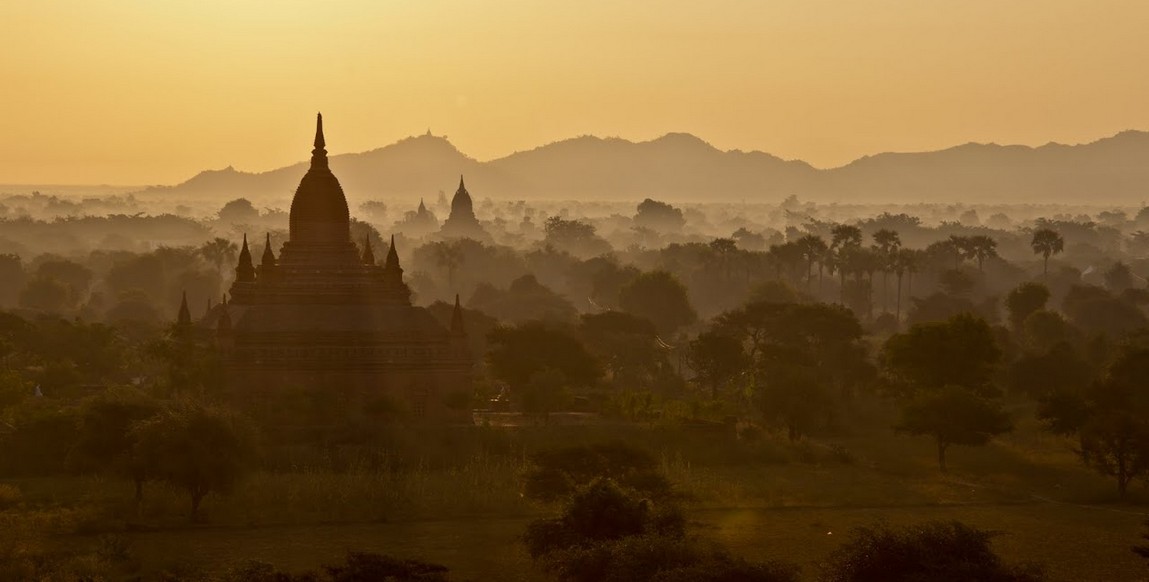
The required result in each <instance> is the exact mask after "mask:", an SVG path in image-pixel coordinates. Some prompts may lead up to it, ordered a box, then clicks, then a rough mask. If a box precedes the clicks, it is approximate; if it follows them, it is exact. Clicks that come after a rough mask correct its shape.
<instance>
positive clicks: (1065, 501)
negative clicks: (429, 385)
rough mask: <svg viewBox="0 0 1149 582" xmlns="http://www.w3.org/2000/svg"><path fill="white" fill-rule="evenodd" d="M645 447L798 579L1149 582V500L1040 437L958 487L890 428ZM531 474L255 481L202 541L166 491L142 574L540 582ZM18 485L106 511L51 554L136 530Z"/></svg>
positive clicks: (752, 545) (1011, 446)
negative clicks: (943, 533) (333, 574)
mask: <svg viewBox="0 0 1149 582" xmlns="http://www.w3.org/2000/svg"><path fill="white" fill-rule="evenodd" d="M1019 417H1020V418H1024V415H1022V416H1019ZM874 426H882V425H881V424H877V423H876V424H874ZM584 436H585V435H584ZM647 442H653V443H657V442H661V441H659V440H657V439H652V440H650V441H647ZM648 448H652V450H655V452H656V454H657V455H658V456H659V458H660V459H661V462H662V465H663V468H664V470H665V471H666V473H667V474H668V475H669V476H670V477H671V478H672V480H673V481H674V482H675V483H676V485H677V487H678V488H679V489H680V490H681V491H683V492H685V493H687V494H688V495H689V496H690V498H691V501H690V508H689V513H690V515H691V519H692V520H694V521H695V526H696V527H695V531H696V532H697V533H698V535H702V536H706V537H710V538H714V539H716V540H718V541H720V542H722V543H724V544H726V545H728V546H729V547H730V548H731V549H732V550H733V551H734V552H735V553H737V554H740V555H743V556H746V557H748V558H752V559H754V558H758V559H784V560H788V561H792V562H795V563H798V564H801V565H802V567H803V571H804V573H805V575H806V576H807V578H810V579H812V578H813V576H815V575H816V573H817V564H818V562H820V561H821V560H823V559H824V558H825V557H826V556H827V555H828V554H829V553H830V552H831V551H832V550H833V549H834V548H835V547H837V545H838V544H840V543H841V542H842V540H843V539H845V536H846V534H848V533H849V530H850V529H851V528H854V527H857V526H862V525H868V524H872V523H874V522H876V521H886V522H888V523H890V524H892V525H908V524H912V523H918V522H922V521H926V520H935V519H941V520H952V519H956V520H960V521H963V522H966V523H968V524H970V525H973V526H976V527H980V528H984V529H989V530H994V531H999V532H1001V535H999V536H998V537H997V538H996V539H995V542H994V544H995V547H997V548H998V549H999V550H1000V552H1001V553H1002V554H1003V555H1004V556H1005V557H1006V558H1007V559H1009V560H1014V561H1034V562H1039V563H1042V564H1045V565H1046V568H1047V570H1048V572H1049V573H1050V574H1051V575H1052V578H1053V579H1054V580H1066V581H1069V580H1149V576H1146V575H1145V573H1149V565H1147V564H1145V563H1144V562H1142V561H1141V560H1139V559H1138V558H1137V557H1136V556H1134V555H1133V554H1132V553H1131V552H1130V551H1129V546H1130V545H1132V544H1134V543H1136V542H1137V541H1138V534H1139V533H1140V532H1141V523H1142V521H1143V520H1144V519H1145V518H1146V515H1145V513H1146V510H1149V505H1146V495H1145V493H1146V492H1145V490H1144V489H1143V488H1140V487H1139V488H1137V490H1136V491H1134V496H1133V498H1132V499H1131V500H1128V501H1126V502H1122V503H1118V502H1117V501H1116V500H1115V494H1114V487H1113V484H1112V483H1111V481H1110V480H1108V479H1105V478H1102V477H1100V476H1097V475H1095V474H1093V473H1091V472H1090V471H1088V470H1086V469H1084V468H1082V467H1081V466H1080V465H1079V463H1078V462H1077V460H1076V458H1075V457H1074V455H1073V452H1072V443H1070V442H1068V441H1065V440H1063V439H1059V438H1055V437H1050V436H1048V435H1046V434H1044V433H1041V432H1040V431H1038V430H1036V426H1034V425H1033V424H1032V423H1029V422H1028V421H1024V420H1022V421H1020V422H1019V427H1018V430H1017V431H1016V432H1015V433H1014V434H1013V435H1010V436H1007V437H1005V438H1003V439H1000V440H998V441H996V442H995V443H993V444H992V445H990V446H987V447H979V448H966V449H963V448H955V449H952V450H951V454H950V459H949V465H950V472H949V473H948V474H941V473H939V472H938V470H937V467H936V459H935V456H934V448H933V445H932V443H930V442H929V441H928V439H917V438H909V437H902V436H897V435H894V434H892V433H891V432H890V431H888V430H885V429H873V430H870V431H865V432H855V433H852V434H850V435H848V436H838V437H834V438H828V437H827V438H822V439H818V440H816V441H813V442H811V443H806V444H802V445H800V446H797V447H790V446H789V445H787V444H785V443H783V442H780V441H774V442H772V443H764V444H763V445H762V446H760V447H757V448H754V449H753V450H751V451H749V452H745V451H743V452H738V451H721V452H720V453H718V454H716V455H714V458H713V459H707V458H706V456H705V455H700V454H698V452H697V451H694V452H690V451H687V452H685V453H684V452H683V451H681V450H675V449H673V448H654V447H648ZM829 451H833V453H832V454H831V453H830V452H829ZM522 468H523V458H522V456H521V455H520V456H516V455H513V454H512V455H506V454H502V455H492V456H490V457H482V456H479V457H476V458H473V459H470V460H468V461H467V462H464V463H461V464H450V463H448V464H445V465H441V466H436V467H420V466H415V467H406V468H404V469H403V470H400V471H377V470H354V469H352V470H347V471H343V472H332V471H298V470H296V471H288V472H282V473H275V474H272V473H258V474H256V475H254V476H252V477H251V478H250V479H248V480H247V481H246V482H245V484H244V485H243V486H241V487H240V489H239V490H237V491H236V492H235V493H234V494H233V495H231V496H228V497H214V496H213V497H210V498H209V500H208V503H207V505H206V506H205V510H206V513H207V515H208V517H209V524H207V525H200V526H188V525H187V523H186V520H185V518H184V517H183V516H182V515H183V512H184V507H185V503H186V501H185V500H184V499H183V498H182V497H181V496H180V495H179V494H178V493H177V492H174V491H170V490H165V489H163V488H159V487H153V488H151V489H150V490H149V491H148V502H147V504H146V505H145V507H144V511H143V513H142V514H141V515H140V516H139V517H136V518H133V519H131V521H135V522H139V523H141V524H143V525H144V526H145V527H143V528H142V529H141V528H133V529H132V530H131V531H128V533H125V534H122V535H124V536H125V537H126V539H127V541H128V542H129V544H130V547H131V552H132V554H133V555H134V556H135V557H136V560H138V565H139V567H140V569H141V571H142V572H143V573H144V574H145V575H148V574H154V573H157V572H159V571H161V570H163V569H170V568H173V567H177V566H179V565H180V564H188V565H190V567H191V569H193V570H195V569H207V570H209V571H210V570H220V569H224V568H226V567H227V566H228V565H229V564H232V563H236V562H240V561H243V560H246V559H257V560H261V561H266V562H270V563H273V564H276V565H279V566H281V567H286V568H290V569H295V570H303V569H311V568H317V567H318V566H319V565H320V564H323V563H325V562H335V561H338V560H340V559H341V558H342V556H343V554H344V553H345V552H346V551H348V550H363V551H374V552H382V553H387V554H392V555H397V556H404V557H413V558H420V559H424V560H429V561H433V562H439V563H443V564H445V565H447V566H449V567H450V568H451V569H452V570H453V571H454V572H455V573H456V574H457V575H458V577H459V578H461V579H471V580H537V579H539V578H538V575H537V573H535V572H534V571H533V570H532V569H531V566H530V563H529V560H528V559H527V558H526V556H525V555H524V554H523V552H522V549H521V547H520V545H519V544H518V541H517V538H518V536H519V535H520V534H521V533H522V532H523V530H524V528H525V526H526V523H527V522H528V521H529V520H530V519H532V518H534V517H537V516H539V515H542V514H544V513H545V509H543V508H540V507H537V506H534V505H532V504H530V503H528V502H526V501H525V500H523V499H522V498H521V497H520V496H519V495H518V486H517V478H518V475H519V472H520V471H521V470H522ZM18 485H19V486H20V489H21V491H22V495H23V503H24V507H34V508H37V509H38V510H42V511H46V512H48V511H51V510H52V508H55V507H59V508H66V507H77V506H78V507H94V508H98V511H94V512H92V511H87V510H75V511H74V512H73V513H74V515H72V517H71V518H70V519H71V520H72V522H73V525H74V527H71V528H70V529H69V528H68V527H62V528H60V530H59V531H62V532H68V531H71V532H80V533H70V534H67V535H62V536H59V537H57V538H55V541H54V542H53V543H54V544H56V545H58V546H61V547H70V548H73V549H79V550H81V551H84V550H85V549H87V550H91V548H93V547H94V546H96V545H97V544H99V543H100V540H99V537H98V533H99V532H101V531H107V530H118V531H123V530H124V529H125V528H127V521H128V519H126V518H124V517H123V516H125V515H129V514H130V511H129V505H128V500H129V499H130V497H131V488H130V486H128V485H126V484H124V483H121V482H119V481H116V480H109V479H55V480H37V481H25V482H20V483H18ZM9 511H11V510H9ZM3 515H4V512H3V511H0V517H3Z"/></svg>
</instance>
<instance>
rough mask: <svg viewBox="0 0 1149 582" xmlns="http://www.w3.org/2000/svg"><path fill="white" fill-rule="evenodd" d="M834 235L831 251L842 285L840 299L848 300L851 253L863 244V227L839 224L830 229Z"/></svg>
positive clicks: (841, 300)
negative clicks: (847, 276) (847, 285)
mask: <svg viewBox="0 0 1149 582" xmlns="http://www.w3.org/2000/svg"><path fill="white" fill-rule="evenodd" d="M830 234H831V236H832V237H833V238H832V239H831V240H830V252H831V253H832V254H833V260H834V268H836V269H837V270H838V278H839V279H840V284H841V287H840V289H839V290H838V295H839V297H838V301H839V302H840V303H843V304H844V303H845V301H846V274H847V273H848V272H850V270H851V269H850V266H851V264H852V258H851V255H852V254H853V253H854V252H855V251H857V249H858V248H860V247H861V246H862V229H860V228H858V227H856V226H853V225H849V224H837V225H834V227H833V228H831V229H830Z"/></svg>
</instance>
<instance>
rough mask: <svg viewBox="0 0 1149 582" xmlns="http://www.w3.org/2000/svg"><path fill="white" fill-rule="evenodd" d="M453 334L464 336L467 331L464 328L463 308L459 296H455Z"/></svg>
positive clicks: (452, 318) (452, 321)
mask: <svg viewBox="0 0 1149 582" xmlns="http://www.w3.org/2000/svg"><path fill="white" fill-rule="evenodd" d="M451 333H453V334H456V335H463V334H465V333H467V330H466V329H464V328H463V306H462V305H460V304H459V294H458V293H456V294H455V311H453V312H452V313H451Z"/></svg>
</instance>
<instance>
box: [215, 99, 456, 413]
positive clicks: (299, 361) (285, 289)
mask: <svg viewBox="0 0 1149 582" xmlns="http://www.w3.org/2000/svg"><path fill="white" fill-rule="evenodd" d="M325 147H326V143H325V141H324V136H323V116H322V115H320V116H319V117H318V119H317V124H316V130H315V149H313V150H312V152H311V167H310V168H309V169H308V170H307V174H306V175H304V176H303V179H302V180H301V181H300V183H299V187H298V189H296V191H295V197H294V199H293V200H292V202H291V216H290V238H289V240H288V241H287V242H285V243H284V244H283V246H282V248H281V249H280V252H279V256H278V257H277V256H275V253H274V252H273V250H272V247H271V239H270V237H268V239H267V244H266V246H265V247H264V252H263V256H262V258H261V259H260V263H259V266H258V267H257V266H256V265H255V264H254V262H253V261H252V257H251V252H250V250H249V249H248V244H247V237H246V236H244V240H243V247H242V249H241V251H240V254H239V260H238V264H237V266H236V268H235V274H236V277H235V282H234V284H232V286H231V293H230V295H231V297H230V300H229V301H227V302H226V303H225V304H224V305H223V306H217V312H216V314H215V317H213V318H211V319H212V320H213V322H212V323H214V324H215V326H216V328H217V333H218V338H219V343H220V346H221V348H222V350H223V353H224V357H225V361H226V371H227V378H228V384H229V387H230V391H231V393H232V394H234V395H235V396H236V397H238V398H240V399H246V400H248V401H250V402H253V403H258V406H259V407H260V408H262V409H271V408H275V406H276V401H277V396H280V395H288V394H299V393H303V394H305V395H306V396H305V397H304V399H308V398H309V399H312V400H314V401H315V402H316V403H317V406H320V407H326V408H328V409H331V408H335V409H337V410H338V411H339V412H340V413H341V414H345V415H349V416H352V417H354V416H356V415H363V414H367V413H369V412H370V411H378V410H381V409H383V410H388V411H389V413H395V414H402V415H403V416H405V417H407V418H411V419H427V420H429V421H469V419H470V407H469V403H470V396H471V365H472V362H471V355H470V354H469V352H468V350H467V342H466V332H465V330H464V327H463V318H462V311H461V309H460V307H459V305H458V300H457V299H456V305H455V313H454V316H453V318H452V321H451V326H450V329H448V328H446V327H444V326H443V325H442V324H440V323H439V322H438V321H437V320H436V319H435V318H434V317H433V316H432V315H431V314H430V313H429V312H428V311H427V310H426V309H424V308H422V307H416V306H413V305H412V304H411V291H410V289H409V288H408V287H407V285H406V284H405V283H404V282H403V269H402V268H401V267H400V266H399V255H398V254H397V253H396V250H395V240H394V237H392V239H391V246H390V248H389V249H388V251H387V256H386V258H385V259H384V262H383V264H382V265H381V266H380V265H378V264H377V263H376V261H375V255H374V252H373V250H372V249H371V246H370V241H364V246H363V249H362V250H361V249H360V248H359V247H358V246H357V245H356V244H355V243H354V242H353V241H352V240H351V232H350V215H349V212H348V208H347V199H346V197H345V196H344V194H343V188H342V187H341V186H340V185H339V180H338V179H336V177H335V175H334V174H332V172H331V169H330V168H329V167H328V163H327V150H326V149H325ZM263 411H266V410H263ZM365 411H367V412H365Z"/></svg>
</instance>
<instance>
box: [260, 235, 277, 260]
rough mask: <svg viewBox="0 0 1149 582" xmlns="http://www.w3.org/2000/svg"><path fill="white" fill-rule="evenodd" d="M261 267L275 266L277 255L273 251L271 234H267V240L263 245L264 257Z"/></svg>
mask: <svg viewBox="0 0 1149 582" xmlns="http://www.w3.org/2000/svg"><path fill="white" fill-rule="evenodd" d="M259 265H260V266H261V267H274V266H275V253H273V252H272V251H271V233H270V232H269V233H267V240H266V242H265V243H264V244H263V257H262V258H261V259H260V263H259Z"/></svg>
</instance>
